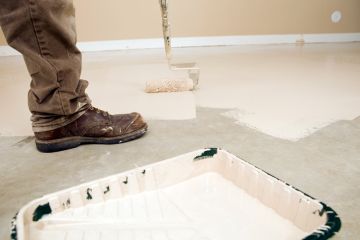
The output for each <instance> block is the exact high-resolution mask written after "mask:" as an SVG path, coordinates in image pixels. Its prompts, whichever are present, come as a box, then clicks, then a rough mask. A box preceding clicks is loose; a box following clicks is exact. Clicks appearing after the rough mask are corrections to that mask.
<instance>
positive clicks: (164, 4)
mask: <svg viewBox="0 0 360 240" xmlns="http://www.w3.org/2000/svg"><path fill="white" fill-rule="evenodd" d="M159 3H160V9H161V17H162V28H163V36H164V46H165V53H166V58H167V62H168V66H169V69H170V70H171V71H185V72H187V77H185V78H174V79H170V78H168V79H159V80H151V81H147V82H146V86H145V92H147V93H158V92H181V91H192V90H194V89H195V88H196V87H197V85H198V84H199V75H200V68H199V67H198V65H197V64H196V63H194V62H193V63H173V61H172V52H171V29H170V23H169V18H168V17H169V11H168V9H169V0H159Z"/></svg>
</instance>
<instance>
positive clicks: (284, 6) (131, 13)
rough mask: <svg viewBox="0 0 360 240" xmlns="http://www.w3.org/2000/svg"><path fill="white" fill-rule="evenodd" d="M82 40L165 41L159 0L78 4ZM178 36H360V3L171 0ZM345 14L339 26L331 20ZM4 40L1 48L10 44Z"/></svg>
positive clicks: (333, 0)
mask: <svg viewBox="0 0 360 240" xmlns="http://www.w3.org/2000/svg"><path fill="white" fill-rule="evenodd" d="M74 2H75V5H76V10H77V30H78V35H79V36H78V40H79V41H99V40H118V39H133V38H154V37H160V36H161V23H160V11H159V6H158V0H126V1H125V0H103V1H99V0H74ZM170 2H171V8H172V12H171V13H172V15H171V20H172V26H173V35H174V36H216V35H218V36H221V35H247V34H292V33H345V32H360V0H217V1H215V0H170ZM334 10H340V11H341V12H342V14H343V19H342V21H341V22H340V23H337V24H334V23H332V22H331V20H330V15H331V13H332V12H333V11H334ZM4 43H5V41H4V38H3V36H2V35H0V44H4Z"/></svg>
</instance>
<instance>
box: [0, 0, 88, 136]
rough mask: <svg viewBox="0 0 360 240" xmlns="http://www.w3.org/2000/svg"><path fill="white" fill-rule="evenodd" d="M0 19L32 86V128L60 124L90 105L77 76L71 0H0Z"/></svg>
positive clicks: (78, 64) (78, 63) (78, 58)
mask: <svg viewBox="0 0 360 240" xmlns="http://www.w3.org/2000/svg"><path fill="white" fill-rule="evenodd" d="M0 22H1V26H2V29H3V31H4V34H5V37H6V39H7V41H8V43H9V45H10V46H12V47H13V48H15V49H17V50H18V51H19V52H20V53H22V54H23V56H24V59H25V62H26V65H27V68H28V70H29V73H30V74H31V77H32V81H31V89H30V91H29V94H28V104H29V109H30V111H31V113H32V115H33V116H32V121H33V128H34V131H36V132H39V131H47V130H51V129H54V128H57V127H59V126H63V125H65V124H67V123H69V122H71V121H72V120H74V119H75V118H77V117H79V116H80V115H81V113H83V112H84V110H86V108H88V107H89V103H90V100H89V98H88V97H87V95H86V94H85V88H86V87H87V82H86V81H85V80H80V72H81V54H80V52H79V50H78V49H77V48H76V45H75V44H76V31H75V10H74V6H73V4H72V0H11V1H9V0H0Z"/></svg>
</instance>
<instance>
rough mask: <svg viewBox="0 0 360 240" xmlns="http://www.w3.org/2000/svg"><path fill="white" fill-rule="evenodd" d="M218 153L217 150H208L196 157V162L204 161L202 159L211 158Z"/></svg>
mask: <svg viewBox="0 0 360 240" xmlns="http://www.w3.org/2000/svg"><path fill="white" fill-rule="evenodd" d="M217 152H218V149H217V148H209V149H208V150H206V151H204V152H203V153H202V154H200V155H198V156H196V157H195V158H194V161H198V160H202V159H205V158H211V157H213V156H214V155H215V154H217Z"/></svg>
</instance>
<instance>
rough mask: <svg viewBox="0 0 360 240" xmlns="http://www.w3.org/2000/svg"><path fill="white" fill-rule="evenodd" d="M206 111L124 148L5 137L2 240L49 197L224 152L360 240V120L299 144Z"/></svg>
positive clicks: (161, 125) (154, 125)
mask: <svg viewBox="0 0 360 240" xmlns="http://www.w3.org/2000/svg"><path fill="white" fill-rule="evenodd" d="M225 111H228V110H218V109H209V108H198V109H197V118H196V119H194V120H181V121H160V120H154V121H150V122H149V127H150V129H149V132H148V134H147V135H145V137H143V138H141V139H139V140H137V141H133V142H129V143H126V144H120V145H110V146H109V145H108V146H104V145H87V146H81V147H79V148H76V149H73V150H68V151H63V152H59V153H51V154H44V153H39V152H37V150H36V149H35V145H34V139H33V137H0V159H1V160H0V171H1V177H0V190H1V195H0V239H2V240H8V239H9V225H10V221H11V218H12V217H13V216H14V214H15V213H16V212H17V211H18V210H19V208H21V206H23V205H24V204H26V203H27V202H29V201H30V200H32V199H35V198H38V197H41V196H42V195H44V194H46V193H51V192H54V191H58V190H61V189H64V188H67V187H71V186H73V185H77V184H80V183H83V182H87V181H90V180H94V179H98V178H101V177H105V176H108V175H110V174H114V173H118V172H122V171H124V170H128V169H132V168H134V167H135V166H141V165H145V164H149V163H153V162H156V161H159V160H163V159H166V158H169V157H173V156H177V155H179V154H182V153H186V152H189V151H192V150H195V149H199V148H204V147H210V146H216V147H221V148H223V149H226V150H228V151H229V152H231V153H234V154H235V155H237V156H239V157H241V158H243V159H244V160H246V161H248V162H250V163H252V164H254V165H256V166H258V167H260V168H262V169H264V170H265V171H267V172H269V173H271V174H273V175H275V176H277V177H279V178H281V179H283V180H285V181H286V182H288V183H290V184H292V185H294V186H296V187H298V188H299V189H301V190H303V191H304V192H306V193H308V194H310V195H312V196H314V197H316V198H318V199H320V200H322V201H324V202H325V203H327V204H328V205H329V206H331V207H333V208H334V209H335V210H336V211H337V212H338V214H339V215H340V218H341V220H342V223H343V226H342V229H341V231H340V234H338V235H337V236H336V237H335V238H334V239H359V236H360V187H359V183H360V118H357V119H355V120H353V121H339V122H336V123H334V124H331V125H329V126H328V127H325V128H323V129H321V130H319V131H317V132H315V133H314V134H312V135H310V136H309V137H307V138H304V139H302V140H299V141H297V142H292V141H287V140H282V139H277V138H274V137H271V136H269V135H265V134H263V133H261V132H257V131H255V130H253V129H250V128H247V127H244V126H240V125H238V124H235V123H234V120H231V119H229V118H227V117H224V116H222V113H224V112H225Z"/></svg>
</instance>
